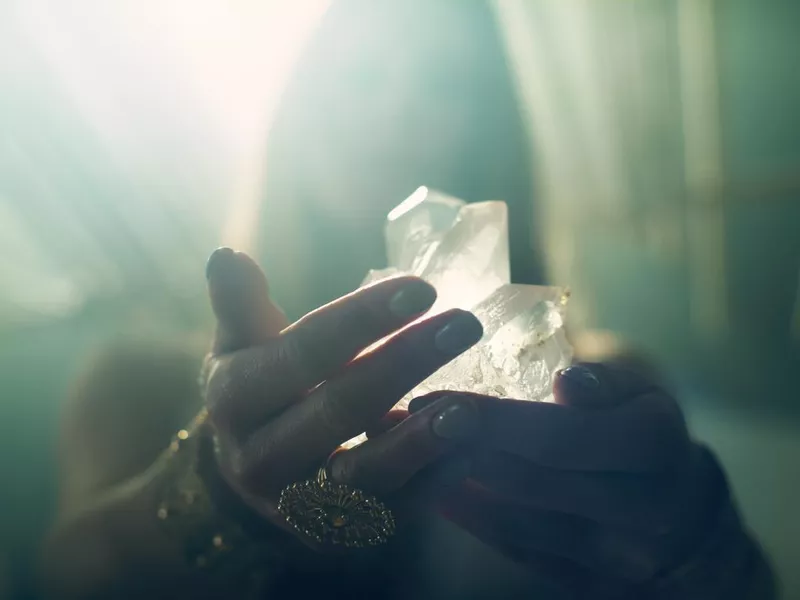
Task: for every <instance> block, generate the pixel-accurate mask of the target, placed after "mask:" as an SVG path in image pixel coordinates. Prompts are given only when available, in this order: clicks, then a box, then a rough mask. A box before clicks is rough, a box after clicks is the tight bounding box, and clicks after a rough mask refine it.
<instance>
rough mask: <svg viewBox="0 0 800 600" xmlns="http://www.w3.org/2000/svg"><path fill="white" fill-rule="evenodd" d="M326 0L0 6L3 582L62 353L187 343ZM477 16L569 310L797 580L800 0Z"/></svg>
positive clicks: (42, 479)
mask: <svg viewBox="0 0 800 600" xmlns="http://www.w3.org/2000/svg"><path fill="white" fill-rule="evenodd" d="M328 4H329V2H327V1H326V0H294V1H292V2H289V1H283V0H269V1H266V0H263V1H260V2H259V1H256V0H201V1H198V0H193V1H191V2H190V1H188V0H162V1H159V2H156V1H154V0H153V1H150V0H136V1H133V0H116V1H115V2H107V1H101V0H70V2H63V1H59V0H0V277H1V278H2V286H0V506H1V507H2V510H0V586H2V587H0V593H7V594H8V595H9V596H11V595H14V596H15V597H24V596H26V595H30V594H31V593H32V592H31V587H30V581H31V570H30V560H31V557H32V556H34V554H35V549H36V546H37V544H38V543H39V540H40V539H41V536H42V534H43V533H44V532H45V531H46V528H47V526H48V524H49V522H50V519H51V517H52V510H53V506H54V498H55V477H54V474H55V461H54V453H55V449H56V444H55V437H56V425H57V421H58V415H59V406H60V403H61V401H62V399H63V398H64V396H65V393H66V389H67V387H68V385H69V382H70V379H71V377H72V376H73V375H74V373H75V371H76V369H77V368H78V367H79V365H80V364H81V363H82V361H84V360H85V357H86V356H87V354H89V353H91V352H92V351H94V350H95V349H96V348H97V347H98V345H99V344H102V343H103V342H105V341H107V340H110V339H119V338H145V337H147V336H148V335H160V336H168V337H174V338H175V339H185V340H187V343H193V344H201V343H202V340H204V339H205V338H206V337H207V336H208V333H209V331H210V327H211V322H210V313H209V311H208V309H207V308H206V306H205V302H204V292H205V289H204V279H203V265H204V261H205V258H206V257H207V255H208V254H209V252H210V251H211V250H212V249H213V248H214V247H216V246H218V245H220V244H231V245H235V246H237V247H239V248H244V249H247V248H249V247H251V245H252V244H253V240H252V236H253V233H252V227H251V221H252V215H253V214H254V210H255V207H256V206H257V205H258V203H259V201H260V200H259V199H260V196H261V190H262V187H263V184H264V182H263V170H264V161H265V153H266V147H267V139H268V138H269V133H270V131H271V129H270V125H271V122H272V121H271V120H272V118H273V116H274V114H275V110H276V106H277V105H278V101H279V99H280V96H281V92H282V90H283V89H284V86H285V84H286V82H287V80H288V79H289V77H290V75H291V73H292V69H293V67H294V65H295V63H296V60H297V57H298V56H299V54H300V52H301V51H302V49H303V48H304V46H305V45H306V44H307V43H308V42H309V40H310V39H312V38H313V35H314V33H315V30H316V27H317V25H318V23H319V22H320V19H321V18H322V17H323V15H324V13H325V11H326V9H327V8H328ZM493 10H495V14H496V17H497V20H498V22H499V23H500V25H501V31H502V37H503V43H504V45H505V48H506V51H507V54H508V61H509V66H510V68H511V73H512V74H513V79H514V84H515V90H516V93H517V96H518V99H519V102H520V107H521V111H522V115H523V118H524V127H525V134H526V135H527V136H528V138H529V139H530V140H531V145H532V149H533V152H532V159H531V165H530V167H531V173H532V176H531V177H532V180H533V188H532V189H533V194H532V197H531V204H532V206H533V208H534V209H533V210H532V211H531V215H532V216H531V220H530V226H531V228H532V229H533V230H534V232H535V234H536V236H537V239H540V240H541V245H540V247H541V256H540V257H537V258H536V260H537V261H539V262H542V263H543V264H544V265H545V267H546V271H547V278H548V279H549V280H550V281H553V282H557V283H559V284H566V285H569V286H570V287H571V288H572V290H573V302H572V306H571V314H570V319H571V320H572V323H571V327H572V329H573V330H574V331H575V332H576V336H578V337H580V338H581V340H582V341H581V343H582V344H584V345H585V346H586V347H587V348H589V349H590V350H591V348H596V349H597V351H598V352H600V351H602V350H603V348H605V347H607V346H609V345H611V346H613V345H615V344H617V343H618V341H619V340H624V341H625V343H626V344H630V345H632V346H634V347H636V348H638V349H640V350H641V351H642V352H643V353H645V354H646V355H648V356H649V357H650V358H651V359H653V360H655V361H656V362H657V363H658V364H659V365H661V367H662V368H663V369H664V371H665V372H666V373H668V375H669V376H670V378H671V380H672V381H674V382H675V386H676V388H678V389H679V390H680V391H681V393H682V396H681V399H682V402H683V405H684V407H685V409H686V411H687V413H688V414H689V417H690V422H691V424H692V427H693V429H694V431H695V432H696V433H697V435H698V436H699V437H701V438H703V439H705V440H707V441H708V443H709V444H710V445H711V446H712V447H713V448H714V449H715V450H716V451H717V452H718V453H719V455H720V456H721V457H722V460H723V462H724V463H725V465H726V467H727V469H728V472H729V474H730V477H731V481H732V484H733V487H734V488H735V491H736V494H737V497H738V498H739V500H740V503H741V505H742V507H743V510H744V513H745V515H746V517H747V519H748V522H749V523H750V525H751V526H752V528H753V529H754V530H755V531H756V532H757V534H758V535H759V537H760V539H761V540H762V541H763V543H764V545H765V547H766V548H767V550H768V552H769V553H770V554H771V556H772V557H773V559H774V561H775V563H776V565H777V566H778V569H779V573H780V576H781V579H782V581H783V584H784V587H785V589H786V594H787V595H786V597H787V598H795V597H796V598H800V573H798V571H797V569H796V568H793V567H795V566H796V564H797V561H798V560H800V516H798V511H797V507H798V506H800V483H798V482H800V479H798V477H797V474H798V468H797V463H798V459H800V438H798V434H800V385H798V383H797V379H798V377H800V369H798V366H800V350H799V346H800V108H799V107H800V73H799V72H798V67H797V65H798V60H800V3H798V2H796V1H795V0H763V1H761V2H748V1H746V0H671V1H667V0H496V2H494V3H493ZM420 143H423V144H424V143H425V142H424V141H422V142H420ZM534 173H535V177H534V176H533V174H534ZM419 183H420V184H424V183H427V182H424V181H420V182H419ZM409 191H410V190H409ZM444 191H446V192H447V191H451V190H444ZM400 200H402V197H398V198H396V201H397V202H399V201H400ZM375 266H380V265H379V264H377V265H375Z"/></svg>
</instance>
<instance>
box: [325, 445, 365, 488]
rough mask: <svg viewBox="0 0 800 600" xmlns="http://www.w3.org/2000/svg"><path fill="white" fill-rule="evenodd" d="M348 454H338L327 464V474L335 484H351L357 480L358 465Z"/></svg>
mask: <svg viewBox="0 0 800 600" xmlns="http://www.w3.org/2000/svg"><path fill="white" fill-rule="evenodd" d="M354 458H355V457H354V455H353V454H352V453H351V452H349V451H345V452H338V453H336V454H335V455H334V456H333V458H332V459H331V461H330V463H329V464H328V474H329V476H330V478H331V479H332V480H333V481H334V482H336V483H344V484H353V483H355V482H357V481H358V480H359V475H360V473H359V471H360V469H359V463H358V461H357V460H354Z"/></svg>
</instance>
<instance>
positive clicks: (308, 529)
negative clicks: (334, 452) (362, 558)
mask: <svg viewBox="0 0 800 600" xmlns="http://www.w3.org/2000/svg"><path fill="white" fill-rule="evenodd" d="M278 511H279V512H280V513H281V514H282V515H283V516H284V518H285V519H286V522H287V523H289V525H291V526H292V527H293V528H294V529H295V530H296V531H299V532H300V533H303V534H305V535H307V536H308V537H310V538H311V539H313V540H315V541H316V542H317V543H318V544H324V545H342V546H346V547H348V548H360V547H363V546H377V545H378V544H383V543H385V542H386V541H387V540H388V539H389V537H391V535H392V534H393V533H394V531H395V522H394V515H392V512H391V511H390V510H389V509H388V508H386V506H384V505H383V503H382V502H379V501H378V500H377V498H374V497H373V496H369V495H367V494H365V493H364V492H362V491H361V490H358V489H354V488H351V487H349V486H346V485H344V484H341V483H333V482H331V481H330V480H329V479H328V474H327V471H326V467H324V466H323V467H322V468H320V470H319V471H318V472H317V476H316V477H315V478H313V479H309V480H307V481H303V482H299V483H293V484H291V485H289V486H287V487H286V488H284V490H283V491H282V492H281V495H280V498H279V500H278Z"/></svg>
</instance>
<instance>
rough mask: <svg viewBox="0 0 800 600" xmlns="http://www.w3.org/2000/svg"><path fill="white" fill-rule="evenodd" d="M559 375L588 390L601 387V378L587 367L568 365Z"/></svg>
mask: <svg viewBox="0 0 800 600" xmlns="http://www.w3.org/2000/svg"><path fill="white" fill-rule="evenodd" d="M558 376H559V377H561V378H562V379H566V380H567V381H569V382H570V383H572V384H574V385H576V386H578V387H580V388H583V389H586V390H596V389H597V388H599V387H600V380H599V379H598V378H597V375H595V374H594V373H592V372H591V371H590V370H589V369H587V368H586V367H582V366H579V365H578V366H574V367H567V368H566V369H564V370H563V371H561V372H560V373H559V374H558Z"/></svg>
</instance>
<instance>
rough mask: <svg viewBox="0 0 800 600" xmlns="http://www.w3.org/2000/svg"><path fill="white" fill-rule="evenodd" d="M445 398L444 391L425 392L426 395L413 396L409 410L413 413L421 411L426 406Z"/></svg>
mask: <svg viewBox="0 0 800 600" xmlns="http://www.w3.org/2000/svg"><path fill="white" fill-rule="evenodd" d="M442 398H444V395H443V394H442V393H437V392H432V393H430V394H425V395H424V396H417V397H416V398H412V399H411V402H409V403H408V412H410V413H411V414H412V415H413V414H414V413H417V412H419V411H421V410H422V409H423V408H426V407H428V406H430V405H431V404H433V403H434V402H438V401H439V400H441V399H442Z"/></svg>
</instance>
